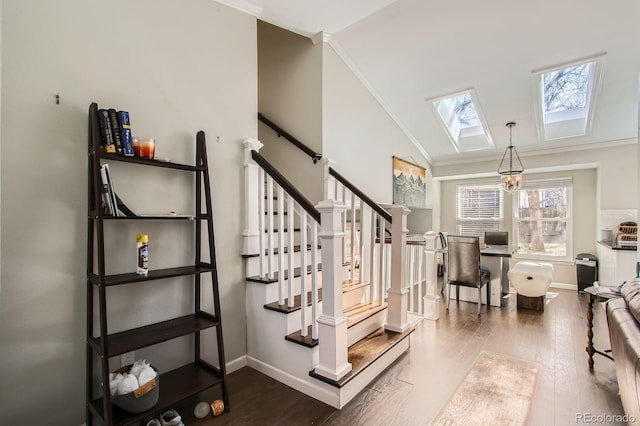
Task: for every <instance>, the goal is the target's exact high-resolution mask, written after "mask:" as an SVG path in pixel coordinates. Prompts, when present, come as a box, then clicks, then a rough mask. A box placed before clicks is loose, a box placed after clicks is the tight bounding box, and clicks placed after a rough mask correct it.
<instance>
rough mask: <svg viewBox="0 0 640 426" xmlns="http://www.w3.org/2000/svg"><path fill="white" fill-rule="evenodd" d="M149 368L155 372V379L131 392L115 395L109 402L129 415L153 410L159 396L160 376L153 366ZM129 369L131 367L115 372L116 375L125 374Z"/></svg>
mask: <svg viewBox="0 0 640 426" xmlns="http://www.w3.org/2000/svg"><path fill="white" fill-rule="evenodd" d="M151 368H153V369H154V370H155V372H156V377H155V379H152V380H149V381H148V382H147V383H145V384H144V385H142V386H140V387H139V388H138V389H136V390H134V391H133V392H129V393H127V394H124V395H115V396H113V397H112V398H111V401H112V402H113V403H114V404H116V405H117V406H118V407H120V408H122V409H123V410H125V411H128V412H129V413H142V412H145V411H147V410H149V409H151V408H153V406H154V405H156V404H157V403H158V397H159V395H160V376H159V375H158V370H156V368H155V367H154V366H153V365H152V366H151ZM130 369H131V365H125V366H124V367H122V368H120V369H118V370H116V373H127V372H128V371H129V370H130Z"/></svg>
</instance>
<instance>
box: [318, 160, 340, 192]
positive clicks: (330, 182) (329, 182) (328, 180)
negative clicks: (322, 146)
mask: <svg viewBox="0 0 640 426" xmlns="http://www.w3.org/2000/svg"><path fill="white" fill-rule="evenodd" d="M320 161H321V162H322V169H323V180H324V199H325V200H335V199H336V179H335V178H334V177H333V176H331V174H330V173H329V168H330V167H334V166H335V165H336V162H335V161H333V160H331V159H329V158H323V159H322V160H320Z"/></svg>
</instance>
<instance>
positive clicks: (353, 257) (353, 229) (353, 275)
mask: <svg viewBox="0 0 640 426" xmlns="http://www.w3.org/2000/svg"><path fill="white" fill-rule="evenodd" d="M356 245H357V244H356V194H354V193H353V192H352V193H351V247H350V252H351V253H350V254H351V268H350V270H351V274H350V275H349V280H350V281H351V282H354V281H355V280H356Z"/></svg>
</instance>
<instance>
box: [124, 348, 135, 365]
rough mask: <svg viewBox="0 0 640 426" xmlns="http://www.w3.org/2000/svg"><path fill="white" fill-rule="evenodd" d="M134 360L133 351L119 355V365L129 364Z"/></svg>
mask: <svg viewBox="0 0 640 426" xmlns="http://www.w3.org/2000/svg"><path fill="white" fill-rule="evenodd" d="M134 362H136V353H135V351H131V352H127V353H126V354H122V355H120V367H124V366H125V365H131V364H133V363H134Z"/></svg>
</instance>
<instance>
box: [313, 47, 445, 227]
mask: <svg viewBox="0 0 640 426" xmlns="http://www.w3.org/2000/svg"><path fill="white" fill-rule="evenodd" d="M323 66H324V72H323V87H324V91H323V92H324V97H323V111H324V114H323V117H324V118H323V141H324V142H323V148H324V155H325V156H326V157H328V158H330V159H332V160H333V161H335V163H336V165H335V168H336V169H337V170H338V171H339V172H340V173H341V174H342V175H343V176H345V177H346V178H347V179H348V180H349V181H351V182H352V183H353V184H354V185H356V186H357V187H359V188H360V189H361V190H362V191H364V192H365V193H366V194H367V195H369V197H371V198H372V199H373V200H374V201H376V202H378V203H381V204H391V203H392V202H393V188H392V184H393V179H392V176H393V175H392V157H393V156H396V157H400V158H402V159H405V160H407V161H410V162H412V163H415V164H418V165H420V166H423V167H425V168H426V169H427V190H428V192H429V194H430V196H431V199H433V187H432V185H433V180H432V174H431V170H430V165H429V164H428V163H427V161H426V160H425V158H424V157H423V156H422V154H420V152H419V151H418V150H417V149H416V147H415V146H414V145H413V143H412V142H411V141H410V140H409V139H408V138H407V136H406V135H405V134H404V133H403V132H402V131H401V129H400V128H399V127H398V125H397V124H396V123H395V122H394V121H393V120H392V119H391V117H390V116H389V115H388V114H387V113H386V111H385V110H384V109H383V108H382V106H381V105H380V103H379V102H378V101H377V100H376V99H375V98H374V97H373V96H372V95H371V93H370V92H369V91H368V90H367V89H366V87H365V86H364V85H363V84H362V83H361V82H360V81H359V80H358V79H357V77H356V76H355V75H354V74H353V72H352V71H351V69H349V67H348V66H347V65H346V64H345V63H344V61H343V60H342V59H341V58H340V57H339V56H338V54H337V53H336V52H335V51H334V50H333V48H332V47H331V46H330V44H326V43H325V44H324V62H323ZM436 204H437V203H436ZM431 220H432V215H431V210H422V211H417V212H416V214H415V217H413V218H412V219H411V220H410V221H409V223H410V228H409V230H410V232H424V231H425V230H430V229H431Z"/></svg>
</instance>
